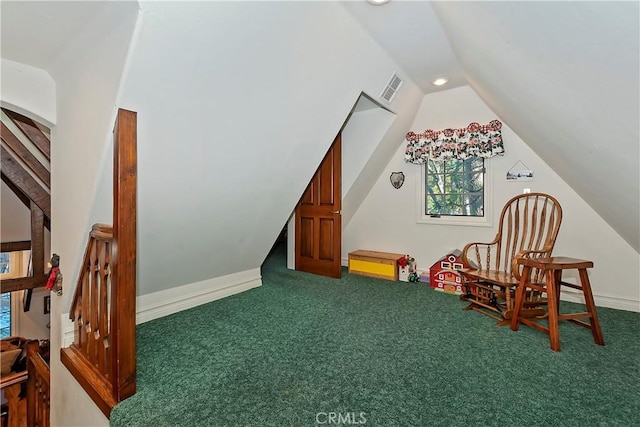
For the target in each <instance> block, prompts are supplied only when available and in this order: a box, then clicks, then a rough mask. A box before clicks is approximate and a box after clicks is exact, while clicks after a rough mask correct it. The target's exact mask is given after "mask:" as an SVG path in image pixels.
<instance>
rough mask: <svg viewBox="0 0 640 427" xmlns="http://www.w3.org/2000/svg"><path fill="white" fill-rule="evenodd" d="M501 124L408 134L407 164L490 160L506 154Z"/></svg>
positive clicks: (474, 124) (493, 121) (475, 125)
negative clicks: (471, 159) (474, 158)
mask: <svg viewBox="0 0 640 427" xmlns="http://www.w3.org/2000/svg"><path fill="white" fill-rule="evenodd" d="M501 129H502V122H500V120H492V121H491V122H490V123H489V124H488V125H483V126H481V125H480V124H478V123H475V122H473V123H470V124H469V126H467V127H466V128H460V129H444V130H439V131H434V130H431V129H427V130H425V131H424V132H423V133H415V132H409V133H407V136H406V141H407V151H406V153H405V161H407V162H409V163H416V164H424V163H426V161H427V160H429V159H431V160H447V159H467V158H469V157H474V156H476V157H484V158H489V157H493V156H497V155H502V154H504V145H503V143H502V130H501Z"/></svg>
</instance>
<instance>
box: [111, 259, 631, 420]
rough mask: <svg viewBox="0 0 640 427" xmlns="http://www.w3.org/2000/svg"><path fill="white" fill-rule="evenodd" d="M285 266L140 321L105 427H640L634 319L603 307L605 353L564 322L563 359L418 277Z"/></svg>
mask: <svg viewBox="0 0 640 427" xmlns="http://www.w3.org/2000/svg"><path fill="white" fill-rule="evenodd" d="M285 263H286V262H285V254H284V252H283V251H281V250H279V251H276V252H274V253H273V254H272V255H271V256H270V258H269V259H268V260H267V261H266V262H265V265H264V266H263V286H262V287H260V288H257V289H253V290H250V291H248V292H245V293H242V294H240V295H235V296H232V297H229V298H225V299H223V300H220V301H215V302H213V303H210V304H207V305H203V306H200V307H196V308H193V309H190V310H187V311H184V312H181V313H177V314H174V315H171V316H168V317H164V318H161V319H157V320H154V321H151V322H148V323H145V324H142V325H140V326H139V327H138V332H137V339H138V392H137V393H136V395H134V396H133V397H131V398H130V399H127V400H126V401H124V402H122V403H121V404H120V405H118V406H117V407H116V408H115V409H114V411H113V413H112V416H111V425H112V426H116V427H131V426H154V427H161V426H171V427H178V426H185V427H186V426H188V427H193V426H216V427H217V426H318V425H338V422H341V425H349V424H351V425H358V424H359V425H367V426H546V425H553V426H581V427H582V426H596V425H597V426H637V425H640V313H631V312H625V311H619V310H612V309H607V308H599V309H598V313H599V317H600V322H601V324H602V328H603V334H604V338H605V343H606V345H605V346H604V347H601V346H597V345H595V344H594V343H593V340H592V338H591V335H590V334H591V333H590V331H588V330H587V329H584V328H580V327H578V326H576V325H572V324H565V323H563V324H562V325H561V330H560V338H561V340H562V351H561V352H559V353H556V352H553V351H551V350H550V348H549V341H548V337H547V336H546V335H543V334H542V333H540V332H538V331H535V330H532V329H531V328H527V327H524V326H522V327H521V329H520V331H518V332H512V331H511V330H510V329H509V328H508V327H502V328H499V327H496V326H495V322H494V321H493V320H492V319H490V318H488V317H485V316H482V315H480V314H479V313H475V312H469V311H462V308H463V307H464V306H465V304H464V303H463V302H462V301H460V300H459V299H458V298H457V297H456V296H452V295H447V294H443V293H439V292H436V291H433V290H431V289H430V288H429V287H428V286H425V285H424V284H413V283H404V282H389V281H384V280H377V279H369V278H366V277H362V276H356V275H349V274H346V273H345V274H344V276H343V278H342V279H340V280H335V279H328V278H322V277H319V276H313V275H309V274H305V273H300V272H295V271H290V270H287V269H286V268H285ZM575 306H576V305H575V304H569V303H564V302H563V303H562V309H563V311H569V310H571V311H574V309H575V308H576V307H575ZM332 413H333V414H332Z"/></svg>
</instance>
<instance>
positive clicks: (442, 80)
mask: <svg viewBox="0 0 640 427" xmlns="http://www.w3.org/2000/svg"><path fill="white" fill-rule="evenodd" d="M448 82H449V79H447V78H445V77H440V78H438V79H435V80H434V81H432V82H431V84H432V85H434V86H442V85H445V84H447V83H448Z"/></svg>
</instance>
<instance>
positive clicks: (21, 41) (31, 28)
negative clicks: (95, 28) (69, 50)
mask: <svg viewBox="0 0 640 427" xmlns="http://www.w3.org/2000/svg"><path fill="white" fill-rule="evenodd" d="M106 4H108V2H105V1H63V2H56V1H6V0H3V1H2V3H1V4H0V16H1V18H0V28H2V37H1V43H0V49H1V53H2V57H3V58H6V59H10V60H12V61H16V62H20V63H23V64H27V65H32V66H34V67H38V68H42V69H44V70H49V68H50V66H51V65H52V64H53V62H54V61H55V60H56V58H58V56H59V55H60V53H61V52H62V51H63V49H64V47H65V46H66V45H67V43H68V42H69V41H70V40H72V39H73V38H74V37H75V36H76V35H77V34H78V33H79V32H80V30H81V29H82V28H83V27H84V26H85V25H87V23H88V22H89V21H90V20H91V19H92V18H93V17H94V16H96V15H97V14H98V13H100V11H101V9H102V8H103V7H105V5H106Z"/></svg>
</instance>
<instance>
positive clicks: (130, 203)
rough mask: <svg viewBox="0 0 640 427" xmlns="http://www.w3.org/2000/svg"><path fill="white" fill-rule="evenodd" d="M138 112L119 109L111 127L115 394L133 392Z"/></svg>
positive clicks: (112, 332)
mask: <svg viewBox="0 0 640 427" xmlns="http://www.w3.org/2000/svg"><path fill="white" fill-rule="evenodd" d="M136 129H137V114H136V113H135V112H133V111H128V110H123V109H120V110H118V117H117V119H116V126H115V129H114V156H113V159H114V169H113V179H114V181H113V252H112V254H113V259H112V266H113V271H112V277H111V285H112V287H111V292H112V295H111V298H112V301H116V304H112V305H111V319H112V324H111V328H112V329H111V331H110V336H111V340H110V345H111V346H112V351H113V354H119V355H120V358H119V360H118V361H117V362H116V363H114V364H113V366H112V378H111V381H112V386H113V391H114V396H116V399H117V400H118V401H122V400H123V399H126V398H127V397H129V396H132V395H133V394H134V393H135V392H136V381H135V377H136V336H135V334H136V248H137V244H136V217H137V210H136V192H137V147H136V132H137V131H136Z"/></svg>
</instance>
